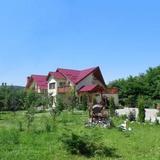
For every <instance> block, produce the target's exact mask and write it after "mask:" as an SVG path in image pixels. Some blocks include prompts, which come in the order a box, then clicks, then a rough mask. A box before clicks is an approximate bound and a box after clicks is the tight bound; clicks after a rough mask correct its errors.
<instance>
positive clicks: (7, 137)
mask: <svg viewBox="0 0 160 160" xmlns="http://www.w3.org/2000/svg"><path fill="white" fill-rule="evenodd" d="M2 134H3V136H2V137H1V138H0V144H3V145H6V144H7V145H13V144H15V145H17V144H19V142H20V139H19V136H20V135H19V132H18V131H17V130H15V129H11V130H9V131H7V130H4V131H3V132H2Z"/></svg>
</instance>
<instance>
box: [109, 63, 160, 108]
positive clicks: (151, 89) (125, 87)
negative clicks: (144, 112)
mask: <svg viewBox="0 0 160 160" xmlns="http://www.w3.org/2000/svg"><path fill="white" fill-rule="evenodd" d="M110 86H114V87H117V88H119V98H120V103H121V104H122V105H126V106H129V107H135V106H137V103H136V101H137V99H138V96H139V95H143V96H144V97H146V99H148V100H149V101H150V102H149V101H148V104H147V106H146V107H149V108H150V107H153V103H151V101H154V100H158V99H160V66H158V67H155V68H149V69H148V70H147V71H146V73H145V74H140V75H139V76H135V77H133V76H130V77H128V78H127V79H119V80H116V81H114V82H112V83H111V84H110Z"/></svg>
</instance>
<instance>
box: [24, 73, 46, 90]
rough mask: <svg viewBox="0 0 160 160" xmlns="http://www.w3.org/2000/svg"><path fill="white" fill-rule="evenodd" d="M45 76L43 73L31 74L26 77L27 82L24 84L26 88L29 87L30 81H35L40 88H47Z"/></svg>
mask: <svg viewBox="0 0 160 160" xmlns="http://www.w3.org/2000/svg"><path fill="white" fill-rule="evenodd" d="M46 77H47V76H44V75H31V77H28V82H27V85H26V88H29V87H30V85H31V83H32V82H35V83H36V84H37V85H38V86H39V88H40V89H47V87H48V84H47V81H46Z"/></svg>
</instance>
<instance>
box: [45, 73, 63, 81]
mask: <svg viewBox="0 0 160 160" xmlns="http://www.w3.org/2000/svg"><path fill="white" fill-rule="evenodd" d="M50 76H53V77H54V78H55V79H65V77H64V76H63V74H61V73H60V72H49V74H48V76H47V80H48V78H49V77H50Z"/></svg>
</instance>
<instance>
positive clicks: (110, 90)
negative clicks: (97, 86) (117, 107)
mask: <svg viewBox="0 0 160 160" xmlns="http://www.w3.org/2000/svg"><path fill="white" fill-rule="evenodd" d="M105 93H106V94H118V88H116V87H112V88H106V90H105Z"/></svg>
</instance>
